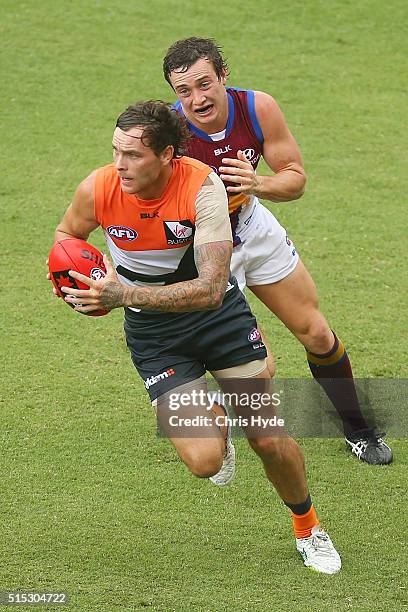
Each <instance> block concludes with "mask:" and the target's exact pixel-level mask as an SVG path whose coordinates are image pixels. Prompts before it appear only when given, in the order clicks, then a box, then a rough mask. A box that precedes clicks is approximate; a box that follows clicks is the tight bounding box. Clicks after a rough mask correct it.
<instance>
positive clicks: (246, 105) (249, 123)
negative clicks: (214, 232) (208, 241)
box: [174, 87, 263, 221]
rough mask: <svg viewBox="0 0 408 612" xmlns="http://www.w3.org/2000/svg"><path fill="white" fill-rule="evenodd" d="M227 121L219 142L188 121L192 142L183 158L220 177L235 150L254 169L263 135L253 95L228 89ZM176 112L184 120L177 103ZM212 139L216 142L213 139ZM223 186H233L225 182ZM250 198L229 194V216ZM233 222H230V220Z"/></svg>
mask: <svg viewBox="0 0 408 612" xmlns="http://www.w3.org/2000/svg"><path fill="white" fill-rule="evenodd" d="M226 90H227V97H228V121H227V125H226V128H225V135H223V138H221V139H219V137H218V136H219V135H215V134H214V138H211V136H209V135H208V134H206V133H205V132H203V131H202V130H200V129H199V128H197V127H195V126H194V125H193V124H192V123H190V122H189V121H187V124H188V127H189V129H190V131H191V138H190V139H189V141H188V143H187V148H186V155H188V156H189V157H194V159H199V160H200V161H202V162H204V163H205V164H207V165H208V166H210V167H211V168H212V169H213V170H214V172H216V173H217V174H218V175H219V174H220V171H219V168H220V166H222V161H221V160H222V158H223V157H231V158H236V157H237V152H238V150H241V151H243V152H244V153H245V155H246V157H247V159H248V161H250V162H251V164H252V166H253V168H254V169H256V167H257V165H258V162H259V159H260V157H261V155H262V151H263V135H262V130H261V127H260V125H259V123H258V119H257V118H256V114H255V94H254V91H252V90H247V89H236V88H234V87H227V88H226ZM174 108H175V109H176V111H177V112H178V113H179V114H180V115H181V116H182V117H184V118H185V115H184V111H183V107H182V105H181V103H180V101H178V102H176V104H175V105H174ZM215 136H217V138H216V139H215ZM224 185H225V186H226V187H228V185H232V183H228V182H226V181H224ZM249 202H250V197H249V196H247V195H244V194H242V193H234V194H228V208H229V211H230V213H238V212H239V210H240V209H241V207H242V206H245V205H247V204H249ZM231 221H232V220H231Z"/></svg>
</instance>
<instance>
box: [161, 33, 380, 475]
mask: <svg viewBox="0 0 408 612" xmlns="http://www.w3.org/2000/svg"><path fill="white" fill-rule="evenodd" d="M163 72H164V77H165V78H166V80H167V81H168V83H169V84H170V85H171V87H172V88H173V90H174V92H175V93H176V96H177V98H178V101H177V103H176V105H175V109H176V110H177V112H179V113H180V115H182V116H184V117H185V118H186V120H187V122H188V125H189V128H190V131H191V138H190V139H189V141H188V146H187V151H186V154H187V155H189V156H191V157H194V158H195V159H199V160H201V161H202V162H204V163H206V164H208V165H209V166H211V167H212V169H213V170H214V171H215V172H217V174H219V176H220V177H221V179H222V180H223V181H224V184H225V186H226V189H227V192H228V200H229V209H230V218H231V226H232V229H233V240H234V249H233V253H232V259H231V272H232V274H233V275H234V276H235V277H236V278H237V280H238V283H239V285H240V287H241V289H244V287H245V286H248V287H249V289H250V290H251V291H252V292H253V293H254V294H255V295H256V296H257V297H258V298H259V299H260V300H261V301H262V302H263V303H264V304H265V305H266V306H267V307H268V308H269V310H270V311H271V312H273V313H274V314H275V315H276V316H277V317H278V318H279V319H280V320H281V321H282V322H283V323H284V324H285V325H286V327H287V328H288V329H289V330H290V331H291V332H292V334H293V335H294V336H295V337H296V338H297V339H298V340H299V342H301V344H303V346H304V347H305V349H306V356H307V361H308V365H309V368H310V370H311V373H312V375H313V376H314V378H315V379H316V380H317V382H318V383H319V384H320V385H321V386H322V388H323V389H324V391H325V393H326V394H327V396H328V398H329V399H330V400H331V402H332V403H333V405H334V407H335V409H336V411H337V413H338V415H339V416H340V418H341V420H342V424H343V430H344V436H345V439H346V442H347V444H348V446H349V447H350V449H351V451H352V452H353V454H354V455H356V456H357V457H358V458H359V459H361V460H363V461H365V462H367V463H370V464H373V465H378V464H387V463H390V462H391V461H392V451H391V449H390V447H389V446H388V445H387V444H385V442H384V440H383V439H382V436H383V435H384V434H379V433H378V432H377V430H376V429H375V428H374V427H370V426H369V425H368V423H367V421H366V419H365V417H364V415H363V414H362V412H361V408H360V404H359V400H358V397H357V393H356V389H355V384H354V379H353V373H352V368H351V364H350V360H349V357H348V355H347V352H346V349H345V347H344V345H343V343H342V341H341V340H340V338H339V337H338V336H337V335H336V334H335V333H334V332H333V331H332V330H331V329H330V327H329V325H328V323H327V321H326V319H325V318H324V316H323V314H322V313H321V312H320V310H319V305H318V297H317V291H316V287H315V285H314V282H313V280H312V278H311V276H310V274H309V273H308V271H307V270H306V268H305V266H304V264H303V263H302V261H301V260H300V258H299V256H298V254H297V251H296V248H295V247H294V245H293V243H292V241H291V240H290V239H289V238H288V236H287V234H286V230H285V229H284V228H283V227H282V226H281V225H280V223H279V222H278V221H277V219H276V218H275V217H274V215H272V213H271V212H270V211H269V210H268V209H267V208H266V207H265V206H263V205H262V204H261V202H260V201H259V198H263V199H266V200H269V201H271V202H287V201H290V200H295V199H297V198H300V197H301V196H302V194H303V192H304V188H305V183H306V174H305V171H304V168H303V163H302V158H301V154H300V151H299V147H298V145H297V143H296V141H295V139H294V137H293V136H292V134H291V133H290V131H289V129H288V127H287V125H286V122H285V118H284V116H283V113H282V111H281V110H280V108H279V106H278V104H277V103H276V101H275V100H274V99H273V98H272V97H271V96H270V95H268V94H266V93H264V92H261V91H252V90H243V89H238V88H234V87H226V81H227V76H228V66H227V64H226V62H225V60H224V59H223V57H222V54H221V50H220V47H218V46H217V44H216V43H215V41H214V40H212V39H204V38H195V37H192V38H187V39H184V40H179V41H177V42H175V43H174V44H173V45H172V46H171V47H170V48H169V50H168V51H167V54H166V56H165V58H164V60H163ZM261 157H263V159H264V160H265V162H266V163H267V165H268V166H269V167H270V168H271V170H272V171H273V172H274V175H273V176H260V175H258V174H256V167H257V165H258V162H259V160H260V158H261ZM268 367H269V370H270V372H271V375H272V376H273V374H274V369H275V367H274V362H273V357H272V354H271V351H270V350H268Z"/></svg>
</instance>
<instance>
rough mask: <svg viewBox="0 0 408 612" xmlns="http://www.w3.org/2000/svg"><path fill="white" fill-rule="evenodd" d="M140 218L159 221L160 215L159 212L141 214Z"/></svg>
mask: <svg viewBox="0 0 408 612" xmlns="http://www.w3.org/2000/svg"><path fill="white" fill-rule="evenodd" d="M140 218H141V219H158V218H159V213H158V212H157V210H155V211H154V212H151V213H140Z"/></svg>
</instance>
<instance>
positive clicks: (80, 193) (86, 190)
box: [76, 164, 117, 200]
mask: <svg viewBox="0 0 408 612" xmlns="http://www.w3.org/2000/svg"><path fill="white" fill-rule="evenodd" d="M98 177H100V178H102V177H108V178H110V179H111V180H113V179H114V178H116V177H117V172H116V169H115V167H114V165H113V164H107V165H106V166H101V167H100V168H96V169H95V170H92V172H91V173H90V174H88V176H86V177H85V178H84V179H83V180H82V181H81V182H80V183H79V185H78V187H77V189H76V196H77V197H78V198H80V199H86V200H93V196H94V191H95V183H96V181H97V180H98Z"/></svg>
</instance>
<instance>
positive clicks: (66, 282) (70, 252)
mask: <svg viewBox="0 0 408 612" xmlns="http://www.w3.org/2000/svg"><path fill="white" fill-rule="evenodd" d="M48 268H49V271H50V277H51V281H52V284H53V285H54V287H55V289H56V291H57V294H58V295H59V296H60V297H62V298H65V297H66V295H67V294H65V293H63V292H62V291H61V287H72V288H73V289H88V290H89V287H88V286H87V285H85V284H84V283H81V282H80V281H78V280H76V279H74V278H72V276H70V275H69V271H70V270H76V271H77V272H80V273H81V274H84V275H85V276H89V277H90V278H92V279H93V280H99V279H101V278H103V277H104V276H105V275H106V268H105V264H104V263H103V255H102V253H101V252H100V251H98V249H96V248H95V247H94V246H92V244H89V243H88V242H85V240H81V239H80V238H65V239H64V240H57V241H56V242H54V244H53V245H52V248H51V251H50V254H49V257H48ZM65 303H66V304H68V306H71V308H74V307H75V305H74V304H71V303H69V302H65ZM108 312H110V311H109V310H95V311H92V312H84V313H81V314H86V315H89V316H91V317H101V316H103V315H106V314H108Z"/></svg>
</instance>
